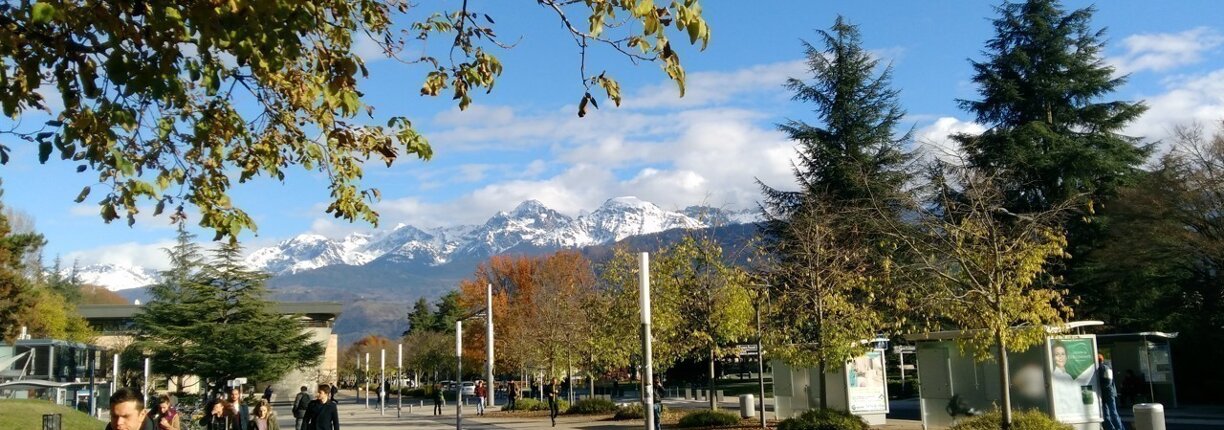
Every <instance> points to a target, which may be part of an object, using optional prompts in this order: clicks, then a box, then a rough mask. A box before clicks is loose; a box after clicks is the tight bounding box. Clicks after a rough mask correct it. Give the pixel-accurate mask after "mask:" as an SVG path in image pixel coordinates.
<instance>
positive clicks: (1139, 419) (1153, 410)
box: [1131, 403, 1165, 430]
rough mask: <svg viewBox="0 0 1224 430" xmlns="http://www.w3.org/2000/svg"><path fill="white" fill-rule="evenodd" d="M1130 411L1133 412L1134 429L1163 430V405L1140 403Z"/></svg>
mask: <svg viewBox="0 0 1224 430" xmlns="http://www.w3.org/2000/svg"><path fill="white" fill-rule="evenodd" d="M1131 411H1133V412H1134V414H1135V430H1165V418H1164V405H1161V404H1160V403H1140V404H1137V405H1135V406H1133V407H1132V408H1131Z"/></svg>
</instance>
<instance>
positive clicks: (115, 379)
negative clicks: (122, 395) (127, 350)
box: [110, 354, 119, 394]
mask: <svg viewBox="0 0 1224 430" xmlns="http://www.w3.org/2000/svg"><path fill="white" fill-rule="evenodd" d="M114 363H115V364H114V368H113V369H111V386H110V393H111V394H115V390H118V389H119V354H115V362H114Z"/></svg>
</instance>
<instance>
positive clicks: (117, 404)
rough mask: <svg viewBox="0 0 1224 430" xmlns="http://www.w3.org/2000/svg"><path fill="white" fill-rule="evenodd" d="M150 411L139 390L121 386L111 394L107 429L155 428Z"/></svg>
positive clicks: (133, 429) (139, 429) (142, 429)
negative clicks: (149, 414)
mask: <svg viewBox="0 0 1224 430" xmlns="http://www.w3.org/2000/svg"><path fill="white" fill-rule="evenodd" d="M148 412H149V411H147V410H145V404H144V399H143V398H142V396H141V394H140V392H139V391H136V390H133V389H131V388H120V389H118V390H116V391H115V394H111V398H110V423H107V424H106V430H153V421H151V420H149V417H148Z"/></svg>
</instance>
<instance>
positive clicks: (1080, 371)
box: [1049, 337, 1101, 423]
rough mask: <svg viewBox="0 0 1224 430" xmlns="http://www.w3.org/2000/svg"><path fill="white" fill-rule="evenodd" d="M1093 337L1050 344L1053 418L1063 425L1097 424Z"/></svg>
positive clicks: (1097, 396)
mask: <svg viewBox="0 0 1224 430" xmlns="http://www.w3.org/2000/svg"><path fill="white" fill-rule="evenodd" d="M1094 340H1095V339H1094V338H1092V337H1064V338H1059V339H1050V340H1049V349H1050V394H1051V398H1052V399H1053V403H1054V417H1055V418H1056V419H1058V420H1059V421H1062V422H1064V423H1086V422H1099V421H1100V420H1101V406H1100V405H1101V400H1100V395H1099V394H1098V391H1097V386H1096V384H1097V381H1096V379H1097V378H1096V368H1097V366H1096V342H1094Z"/></svg>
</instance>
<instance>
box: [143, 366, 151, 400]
mask: <svg viewBox="0 0 1224 430" xmlns="http://www.w3.org/2000/svg"><path fill="white" fill-rule="evenodd" d="M149 365H150V363H149V357H145V362H144V391H143V392H141V394H142V395H144V398H145V399H148V398H149V367H150V366H149ZM145 401H146V402H147V401H148V400H145Z"/></svg>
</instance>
